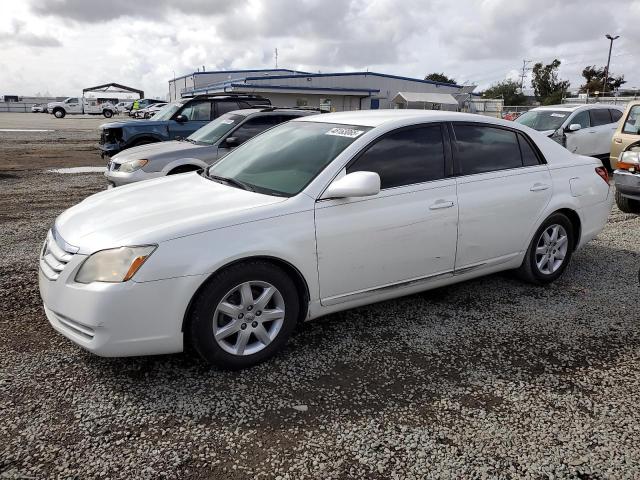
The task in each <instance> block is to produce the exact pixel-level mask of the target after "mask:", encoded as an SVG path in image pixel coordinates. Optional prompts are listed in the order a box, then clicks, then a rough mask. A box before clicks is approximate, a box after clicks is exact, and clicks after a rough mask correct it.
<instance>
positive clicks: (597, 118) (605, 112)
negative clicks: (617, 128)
mask: <svg viewBox="0 0 640 480" xmlns="http://www.w3.org/2000/svg"><path fill="white" fill-rule="evenodd" d="M589 115H590V116H591V126H592V127H599V126H600V125H607V124H608V123H612V122H611V114H610V113H609V109H607V108H594V109H593V110H589Z"/></svg>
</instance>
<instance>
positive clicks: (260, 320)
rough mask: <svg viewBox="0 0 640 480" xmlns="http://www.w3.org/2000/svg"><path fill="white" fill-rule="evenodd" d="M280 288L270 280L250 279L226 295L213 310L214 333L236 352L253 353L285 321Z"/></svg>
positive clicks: (220, 342)
mask: <svg viewBox="0 0 640 480" xmlns="http://www.w3.org/2000/svg"><path fill="white" fill-rule="evenodd" d="M284 316H285V304H284V298H283V297H282V294H281V293H280V291H279V290H278V289H277V288H276V287H274V286H273V285H271V284H270V283H267V282H262V281H249V282H244V283H242V284H240V285H237V286H236V287H234V288H232V289H231V290H229V292H227V294H225V295H224V296H223V297H222V300H221V301H220V302H219V303H218V306H217V307H216V310H215V312H214V314H213V335H214V338H215V340H216V342H217V343H218V345H220V347H221V348H222V349H223V350H224V351H226V352H228V353H231V354H232V355H238V356H245V355H253V354H254V353H257V352H259V351H260V350H262V349H264V348H266V347H267V346H268V345H269V344H270V343H271V342H272V341H273V340H274V339H275V338H276V337H277V336H278V333H279V332H280V330H281V328H282V325H283V323H284Z"/></svg>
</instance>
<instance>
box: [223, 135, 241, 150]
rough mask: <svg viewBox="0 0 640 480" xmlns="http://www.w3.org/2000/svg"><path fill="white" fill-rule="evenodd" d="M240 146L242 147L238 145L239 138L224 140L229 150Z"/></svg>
mask: <svg viewBox="0 0 640 480" xmlns="http://www.w3.org/2000/svg"><path fill="white" fill-rule="evenodd" d="M238 145H240V143H238V138H237V137H227V138H226V139H225V140H224V146H225V147H227V148H232V147H237V146H238Z"/></svg>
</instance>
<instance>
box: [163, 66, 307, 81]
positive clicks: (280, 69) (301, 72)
mask: <svg viewBox="0 0 640 480" xmlns="http://www.w3.org/2000/svg"><path fill="white" fill-rule="evenodd" d="M247 72H291V73H298V74H301V75H310V72H303V71H301V70H291V69H290V68H252V69H248V70H208V71H206V72H193V73H187V74H186V75H182V76H180V77H176V78H175V79H170V80H169V82H172V81H173V80H180V79H183V78H187V77H190V76H192V75H205V74H207V73H247ZM278 76H280V75H278ZM291 76H292V77H296V76H297V75H291ZM256 78H262V77H256Z"/></svg>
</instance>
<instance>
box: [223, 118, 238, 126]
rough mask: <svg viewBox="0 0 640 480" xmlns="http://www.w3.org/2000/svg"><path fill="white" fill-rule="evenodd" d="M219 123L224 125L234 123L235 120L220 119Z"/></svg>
mask: <svg viewBox="0 0 640 480" xmlns="http://www.w3.org/2000/svg"><path fill="white" fill-rule="evenodd" d="M220 123H224V124H225V125H231V124H232V123H236V121H235V120H231V119H229V118H228V119H226V120H222V121H221V122H220Z"/></svg>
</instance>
